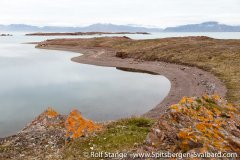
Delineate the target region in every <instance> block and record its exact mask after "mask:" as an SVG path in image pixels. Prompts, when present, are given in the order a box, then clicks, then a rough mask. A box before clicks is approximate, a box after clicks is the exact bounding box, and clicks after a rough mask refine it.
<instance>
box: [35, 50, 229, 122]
mask: <svg viewBox="0 0 240 160" xmlns="http://www.w3.org/2000/svg"><path fill="white" fill-rule="evenodd" d="M36 48H39V49H50V50H60V51H70V52H76V53H80V54H83V55H80V56H76V57H73V58H71V60H72V61H73V62H77V63H83V64H89V65H97V66H105V67H120V68H129V69H134V70H142V71H146V72H152V73H156V74H160V75H163V76H165V77H166V78H167V79H168V80H169V81H170V82H171V89H170V92H169V94H168V95H167V97H165V98H164V100H163V101H162V102H160V103H159V104H158V105H157V106H153V108H152V109H151V110H149V111H148V112H147V113H145V114H143V115H142V116H144V117H147V118H154V119H156V118H158V117H159V116H160V115H161V114H162V113H164V111H166V110H167V109H168V107H169V106H170V105H172V104H176V103H178V102H179V101H180V100H181V98H182V97H184V96H189V97H193V96H202V95H203V94H215V93H216V94H218V95H220V96H222V97H225V96H226V93H227V89H226V86H225V85H224V83H223V82H221V81H220V79H218V78H217V77H216V76H214V75H213V74H211V73H209V72H206V71H203V70H202V69H199V68H197V67H190V66H185V65H179V64H172V63H166V62H159V61H158V62H157V61H141V60H134V59H132V58H125V59H121V58H118V57H116V56H115V54H116V53H115V51H114V50H113V49H109V48H103V47H93V48H81V47H79V46H78V47H74V46H59V45H51V46H49V45H48V46H40V47H36Z"/></svg>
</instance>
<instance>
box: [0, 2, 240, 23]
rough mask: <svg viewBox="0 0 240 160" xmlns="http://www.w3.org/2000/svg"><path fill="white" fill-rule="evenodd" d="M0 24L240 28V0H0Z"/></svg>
mask: <svg viewBox="0 0 240 160" xmlns="http://www.w3.org/2000/svg"><path fill="white" fill-rule="evenodd" d="M0 7H1V9H0V24H20V23H23V24H31V25H38V26H46V25H53V26H86V25H90V24H94V23H112V24H135V25H142V26H155V27H168V26H177V25H182V24H192V23H201V22H205V21H218V22H220V23H225V24H230V25H240V0H0Z"/></svg>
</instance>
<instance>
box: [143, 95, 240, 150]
mask: <svg viewBox="0 0 240 160" xmlns="http://www.w3.org/2000/svg"><path fill="white" fill-rule="evenodd" d="M156 131H157V132H156ZM151 135H155V137H154V136H151V139H148V140H147V142H150V143H149V144H152V143H154V144H159V145H158V146H154V147H155V148H156V149H157V150H159V149H160V150H166V148H167V150H169V151H171V152H191V151H193V150H196V149H197V150H207V151H209V152H217V151H221V152H236V153H238V154H240V108H239V106H237V105H234V104H229V103H228V102H227V101H226V100H224V99H223V98H221V97H219V96H218V95H212V96H210V95H204V96H202V97H183V99H182V100H181V101H180V102H179V103H178V104H174V105H172V106H171V107H170V109H169V110H167V111H166V113H164V114H163V115H161V116H160V119H159V121H158V123H157V124H156V126H155V127H153V129H152V131H151ZM163 136H164V138H162V137H163ZM153 141H154V142H153ZM156 141H158V142H156Z"/></svg>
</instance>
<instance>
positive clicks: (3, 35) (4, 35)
mask: <svg viewBox="0 0 240 160" xmlns="http://www.w3.org/2000/svg"><path fill="white" fill-rule="evenodd" d="M0 36H2V37H6V36H13V35H12V34H0Z"/></svg>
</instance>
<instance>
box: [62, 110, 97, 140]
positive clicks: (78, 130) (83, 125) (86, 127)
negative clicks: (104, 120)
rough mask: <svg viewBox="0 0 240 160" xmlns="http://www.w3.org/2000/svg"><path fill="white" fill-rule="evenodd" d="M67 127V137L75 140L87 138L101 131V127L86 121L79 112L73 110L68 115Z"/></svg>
mask: <svg viewBox="0 0 240 160" xmlns="http://www.w3.org/2000/svg"><path fill="white" fill-rule="evenodd" d="M65 127H66V137H68V138H73V139H74V138H78V137H81V136H87V135H88V134H90V133H92V132H93V131H97V130H100V129H101V125H98V124H95V123H94V122H93V121H91V120H86V119H84V118H83V116H82V114H81V113H80V112H79V111H78V110H73V111H72V112H71V113H70V114H69V115H68V117H67V120H66V122H65Z"/></svg>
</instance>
